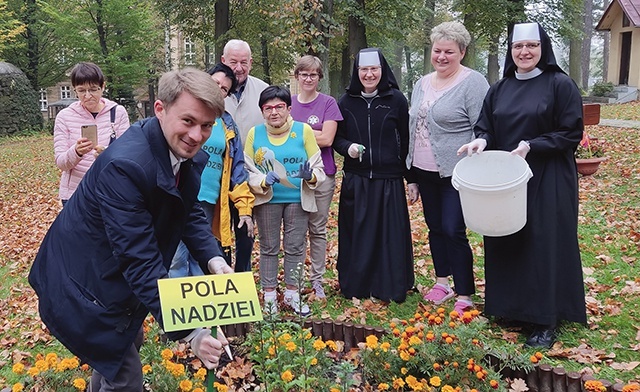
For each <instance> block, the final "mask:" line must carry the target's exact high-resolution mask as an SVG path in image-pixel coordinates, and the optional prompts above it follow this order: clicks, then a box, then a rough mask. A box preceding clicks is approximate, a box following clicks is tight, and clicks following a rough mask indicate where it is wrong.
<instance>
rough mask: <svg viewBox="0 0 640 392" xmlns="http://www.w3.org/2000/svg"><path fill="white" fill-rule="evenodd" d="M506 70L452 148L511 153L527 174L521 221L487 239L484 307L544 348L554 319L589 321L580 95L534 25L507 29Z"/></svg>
mask: <svg viewBox="0 0 640 392" xmlns="http://www.w3.org/2000/svg"><path fill="white" fill-rule="evenodd" d="M504 68H505V69H504V77H503V78H502V79H501V80H500V81H499V82H498V83H496V84H495V85H493V86H492V87H491V88H490V89H489V92H488V93H487V96H486V97H485V100H484V104H483V108H482V112H481V113H480V118H479V119H478V122H477V124H476V126H475V129H474V131H475V135H476V137H477V138H478V139H476V140H474V141H472V142H471V143H468V144H466V145H464V146H462V147H461V148H460V150H459V153H463V152H465V151H466V152H467V153H468V154H471V153H472V152H478V153H480V152H482V150H484V149H485V147H486V149H490V150H504V151H511V153H512V154H518V155H520V156H522V157H523V158H525V159H526V161H527V163H528V164H529V167H530V168H531V171H532V172H533V177H532V178H531V180H529V182H528V184H527V223H526V225H525V227H524V228H523V229H522V230H520V231H519V232H517V233H515V234H512V235H509V236H504V237H484V248H485V283H486V286H485V308H484V313H485V314H487V315H490V316H496V317H499V318H503V319H507V320H514V321H520V322H525V323H532V324H534V330H533V333H532V334H531V335H530V336H529V338H528V339H527V340H526V343H525V344H527V345H529V346H533V347H550V346H551V345H552V344H553V342H554V341H555V338H556V336H555V328H556V326H557V324H558V322H560V321H562V320H566V321H572V322H578V323H586V321H587V319H586V309H585V297H584V283H583V278H582V266H581V261H580V250H579V248H578V176H577V172H576V163H575V159H574V152H575V150H576V147H577V146H578V143H579V142H580V140H581V138H582V131H583V128H584V127H583V122H582V98H581V97H580V92H579V91H578V88H577V87H576V85H575V83H574V82H573V80H571V78H569V77H568V76H567V75H566V74H565V73H564V72H563V71H562V69H560V67H559V66H558V65H557V63H556V59H555V57H554V54H553V50H552V48H551V41H550V39H549V36H548V35H547V34H546V32H545V31H544V30H543V29H542V27H540V26H539V25H538V24H537V23H522V24H517V25H515V26H514V30H513V33H512V34H511V36H510V37H509V46H508V54H507V56H506V61H505V67H504Z"/></svg>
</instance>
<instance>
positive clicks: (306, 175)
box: [297, 161, 313, 181]
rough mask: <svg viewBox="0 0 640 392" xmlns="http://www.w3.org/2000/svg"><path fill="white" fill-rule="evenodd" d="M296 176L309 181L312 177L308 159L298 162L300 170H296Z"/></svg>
mask: <svg viewBox="0 0 640 392" xmlns="http://www.w3.org/2000/svg"><path fill="white" fill-rule="evenodd" d="M297 177H298V178H302V179H303V180H306V181H309V180H311V178H312V177H313V169H311V165H309V161H306V162H305V163H301V164H300V170H299V171H298V176H297Z"/></svg>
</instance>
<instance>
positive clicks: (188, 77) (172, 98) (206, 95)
mask: <svg viewBox="0 0 640 392" xmlns="http://www.w3.org/2000/svg"><path fill="white" fill-rule="evenodd" d="M183 92H188V93H189V94H191V95H193V97H194V98H196V99H198V100H200V101H202V103H204V104H205V105H206V106H207V107H209V108H211V109H213V110H215V112H216V117H220V116H221V115H222V113H224V95H223V94H222V91H221V90H220V87H218V84H217V83H216V82H215V81H214V80H213V79H211V76H210V75H209V74H208V73H206V72H204V71H200V70H198V69H195V68H191V67H188V68H184V69H181V70H175V71H169V72H167V73H165V74H164V75H162V77H161V78H160V82H158V99H159V100H160V101H162V103H163V105H164V107H165V108H169V107H170V106H171V105H173V103H175V102H176V100H177V99H178V97H179V96H180V94H182V93H183Z"/></svg>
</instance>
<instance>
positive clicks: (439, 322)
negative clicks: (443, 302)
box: [433, 316, 442, 325]
mask: <svg viewBox="0 0 640 392" xmlns="http://www.w3.org/2000/svg"><path fill="white" fill-rule="evenodd" d="M433 322H434V323H436V324H438V325H440V324H442V317H440V316H436V318H435V319H434V320H433Z"/></svg>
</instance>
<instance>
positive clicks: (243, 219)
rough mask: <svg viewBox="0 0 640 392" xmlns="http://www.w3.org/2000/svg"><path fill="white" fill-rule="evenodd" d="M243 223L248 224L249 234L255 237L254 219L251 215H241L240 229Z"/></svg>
mask: <svg viewBox="0 0 640 392" xmlns="http://www.w3.org/2000/svg"><path fill="white" fill-rule="evenodd" d="M242 225H247V235H248V236H249V237H251V238H253V219H251V216H250V215H240V217H239V222H238V229H239V228H241V227H242Z"/></svg>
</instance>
